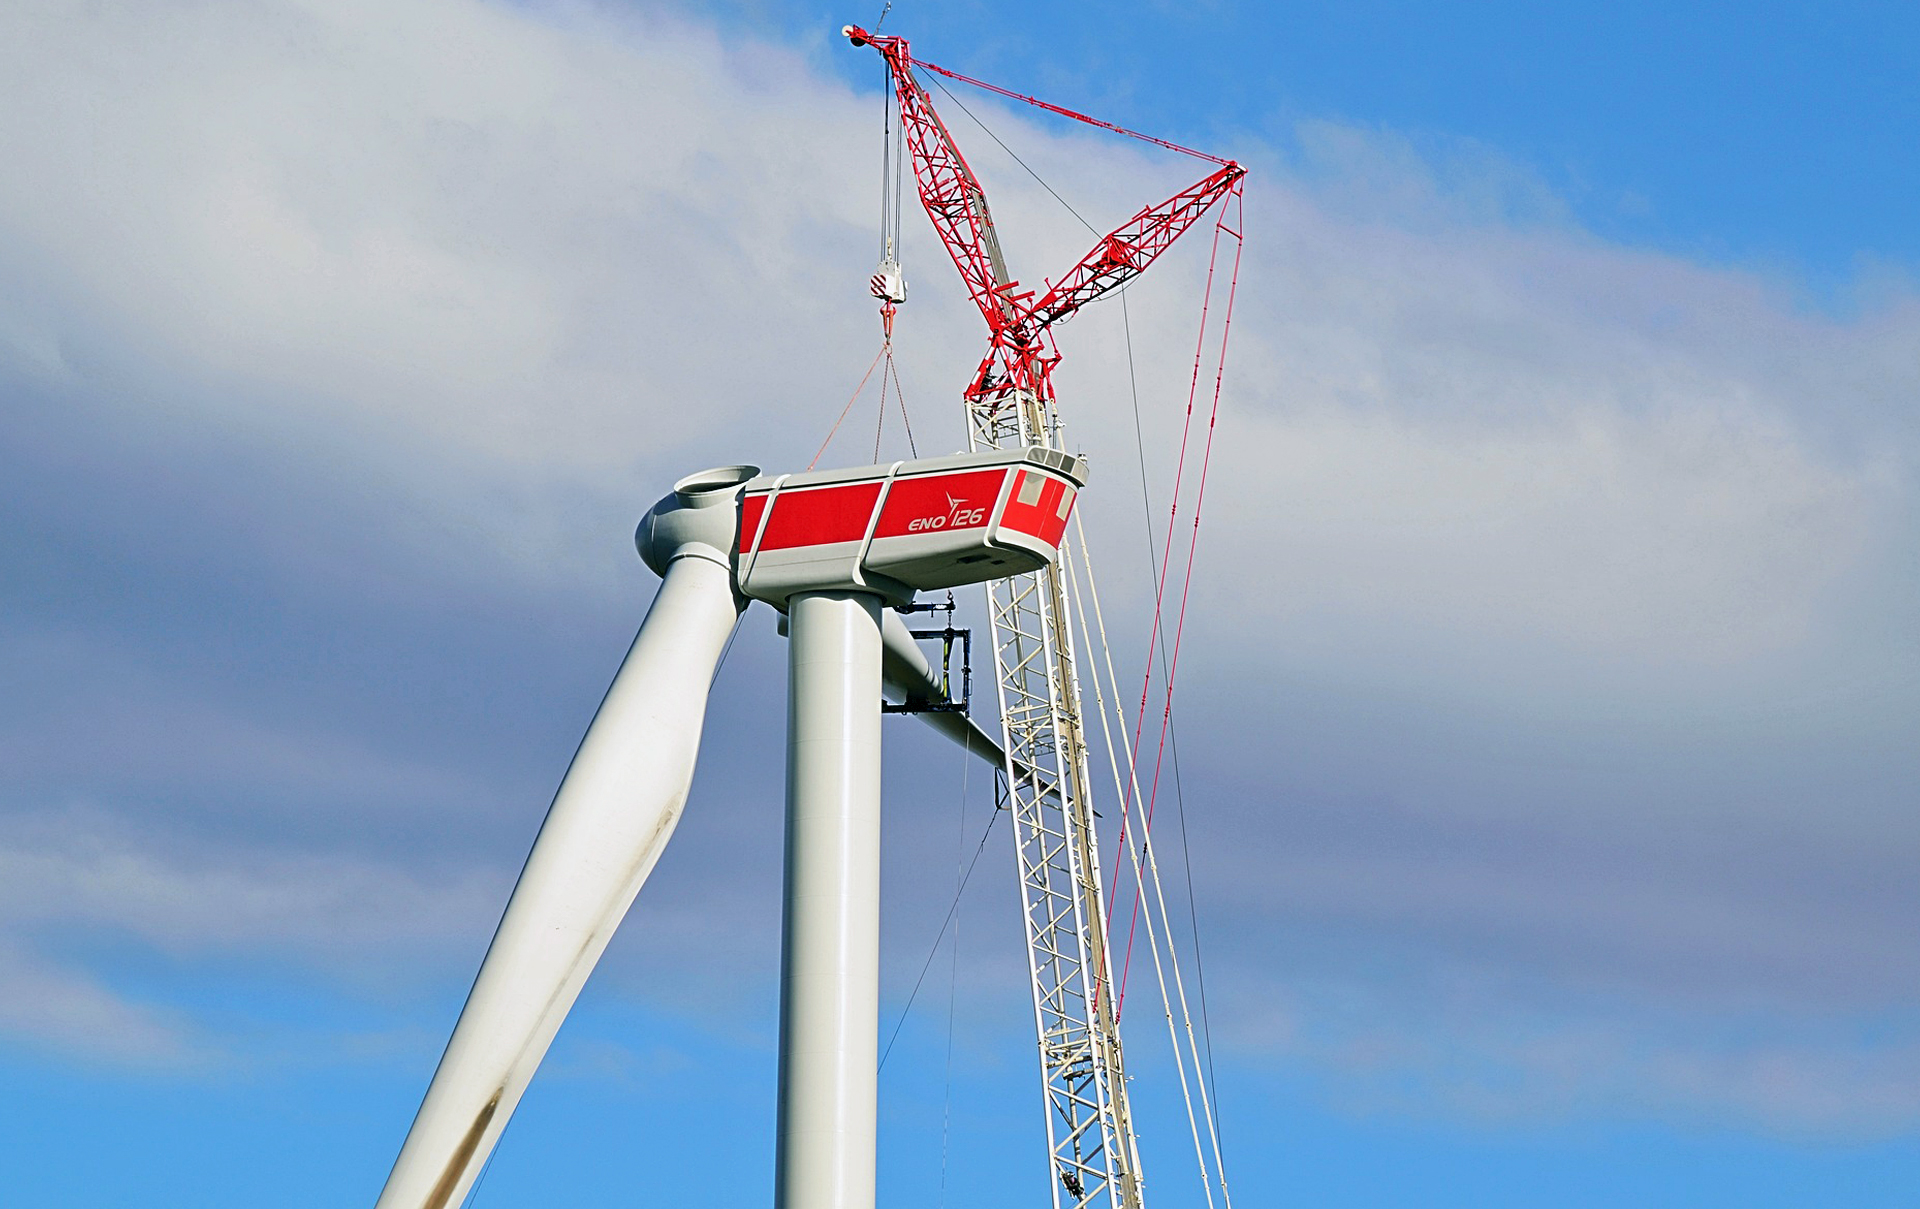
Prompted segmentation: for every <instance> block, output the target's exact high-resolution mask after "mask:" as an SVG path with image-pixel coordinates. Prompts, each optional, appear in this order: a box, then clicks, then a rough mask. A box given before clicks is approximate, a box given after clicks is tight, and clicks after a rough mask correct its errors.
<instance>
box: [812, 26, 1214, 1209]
mask: <svg viewBox="0 0 1920 1209" xmlns="http://www.w3.org/2000/svg"><path fill="white" fill-rule="evenodd" d="M843 32H844V33H845V35H846V36H847V38H848V40H849V41H851V42H852V43H853V44H854V45H855V46H871V47H873V48H874V49H875V50H877V51H878V52H879V53H880V55H881V57H882V58H883V59H885V60H886V64H887V69H888V74H889V76H890V78H891V81H892V84H893V90H894V94H895V97H896V99H897V102H898V105H899V112H900V124H901V128H902V131H903V133H904V135H905V138H906V144H907V151H908V157H909V158H910V159H911V160H912V163H913V173H914V178H915V180H916V182H917V183H918V186H919V193H920V202H921V205H922V206H923V207H924V208H925V209H926V212H927V217H928V218H930V219H931V220H932V221H933V228H934V230H935V231H936V232H937V233H938V234H939V236H940V241H941V243H942V244H943V245H945V247H946V250H947V254H948V255H949V256H950V257H952V259H953V263H954V267H955V268H957V269H958V270H959V271H960V279H961V281H962V283H963V284H964V285H965V286H966V289H967V294H968V296H969V297H971V298H972V299H973V302H974V305H975V306H976V307H978V308H979V310H980V314H981V316H982V317H983V318H984V319H985V320H986V323H987V332H988V348H987V353H986V356H985V357H984V358H982V360H981V362H980V367H979V369H978V370H977V371H976V372H975V374H974V377H973V381H972V382H971V384H969V385H968V387H967V389H966V391H965V393H964V400H965V404H966V409H967V436H968V441H969V446H970V448H972V449H973V450H975V451H981V450H1010V449H1018V448H1030V447H1039V448H1042V449H1049V450H1057V449H1058V448H1059V446H1060V443H1061V433H1060V423H1059V417H1058V415H1057V413H1056V411H1055V407H1054V395H1053V384H1052V374H1053V367H1054V366H1055V365H1056V364H1057V363H1058V362H1059V360H1060V358H1059V354H1058V353H1057V352H1056V351H1055V348H1054V344H1053V336H1052V327H1053V325H1054V324H1056V323H1058V322H1059V321H1061V320H1063V319H1066V318H1067V317H1068V316H1070V315H1072V314H1073V313H1074V312H1075V311H1078V310H1079V309H1080V308H1082V307H1084V306H1086V305H1087V304H1088V303H1090V302H1092V301H1094V300H1095V299H1096V298H1099V297H1101V296H1102V295H1104V294H1107V293H1108V292H1110V291H1112V290H1114V289H1116V288H1118V287H1120V286H1122V285H1125V284H1126V283H1127V282H1129V281H1131V280H1133V279H1134V278H1135V277H1137V276H1139V275H1140V274H1141V273H1142V272H1144V271H1145V270H1146V268H1147V266H1148V265H1150V264H1152V263H1153V261H1154V260H1155V259H1156V258H1157V257H1159V255H1160V254H1161V253H1162V252H1164V251H1166V250H1167V248H1168V247H1170V246H1171V245H1172V244H1173V242H1174V240H1176V239H1178V238H1179V237H1180V236H1181V235H1182V234H1183V233H1184V232H1186V231H1187V229H1188V228H1190V227H1192V226H1193V225H1194V224H1195V223H1196V222H1198V221H1199V220H1200V218H1201V217H1202V216H1203V215H1204V214H1206V212H1207V211H1208V210H1210V209H1212V208H1213V206H1214V203H1215V202H1217V201H1219V200H1220V199H1221V198H1222V197H1224V196H1226V195H1227V194H1228V193H1230V192H1232V191H1235V190H1237V189H1238V188H1239V185H1240V180H1241V178H1242V177H1243V176H1245V175H1246V173H1245V170H1244V169H1243V168H1241V167H1240V166H1239V165H1238V164H1235V163H1231V162H1229V161H1225V160H1221V159H1218V158H1216V157H1214V156H1210V155H1206V154H1204V153H1202V152H1197V151H1192V150H1190V149H1189V148H1185V147H1178V146H1175V145H1174V144H1172V143H1167V142H1165V141H1164V140H1160V139H1154V138H1151V137H1150V136H1146V135H1139V134H1136V132H1134V131H1130V130H1123V129H1121V128H1120V127H1117V126H1113V125H1111V124H1109V123H1106V122H1101V121H1098V120H1096V119H1093V118H1089V117H1087V116H1085V115H1084V114H1079V113H1074V112H1073V111H1071V110H1066V109H1062V108H1060V107H1058V106H1055V105H1048V104H1046V103H1045V102H1042V101H1036V100H1034V99H1033V98H1031V97H1024V96H1020V95H1019V94H1017V93H1010V92H1007V91H1006V90H1005V89H1000V88H995V87H994V86H993V85H990V84H983V83H981V82H980V81H978V80H972V79H968V78H967V77H965V76H961V75H958V74H957V73H955V72H951V71H948V70H946V69H945V68H941V67H935V66H934V65H932V64H930V63H924V62H919V61H917V60H915V59H914V58H913V56H912V53H911V51H910V50H909V48H908V45H907V41H906V39H904V38H896V37H883V36H880V35H876V34H870V33H868V32H867V31H865V30H863V29H860V28H858V27H856V26H848V27H846V29H845V30H844V31H843ZM915 66H919V67H923V68H925V69H927V70H929V71H933V72H936V73H938V74H940V75H943V76H946V77H948V78H950V79H955V80H959V81H961V82H963V83H968V84H974V85H977V86H979V87H982V88H986V89H988V90H990V91H993V92H997V93H1000V94H1001V95H1003V96H1007V97H1010V98H1012V99H1014V100H1019V101H1024V102H1027V103H1030V104H1034V105H1038V106H1040V107H1041V108H1044V109H1047V110H1050V111H1052V112H1054V113H1057V114H1060V115H1062V116H1065V117H1070V118H1073V119H1075V120H1078V121H1082V122H1087V123H1089V124H1091V125H1095V126H1100V127H1103V128H1105V129H1108V130H1113V131H1116V132H1118V133H1122V134H1127V135H1131V136H1133V137H1137V138H1144V139H1147V141H1149V142H1153V143H1157V144H1159V145H1160V146H1163V147H1167V148H1169V149H1171V150H1175V151H1181V152H1184V153H1186V154H1189V155H1193V156H1196V157H1198V158H1200V159H1204V160H1208V161H1210V162H1212V163H1214V164H1216V165H1218V166H1217V168H1216V169H1215V170H1214V171H1213V172H1211V173H1210V174H1208V175H1207V176H1206V177H1205V178H1204V179H1202V180H1201V181H1199V182H1198V183H1197V184H1195V185H1193V186H1191V187H1190V188H1187V189H1185V190H1182V191H1181V192H1179V193H1176V194H1174V195H1173V196H1172V197H1170V198H1168V199H1167V200H1166V201H1163V202H1160V203H1159V204H1157V205H1150V206H1148V207H1146V208H1145V209H1143V210H1141V211H1140V212H1139V213H1138V214H1136V215H1134V216H1133V217H1132V218H1131V219H1129V220H1128V221H1127V222H1125V223H1123V224H1121V225H1120V226H1119V227H1118V228H1117V229H1115V230H1114V231H1112V232H1110V233H1108V234H1107V235H1105V236H1103V237H1101V238H1100V240H1099V241H1098V242H1097V243H1095V244H1094V246H1093V248H1092V249H1091V250H1089V251H1088V252H1087V254H1086V255H1084V256H1082V257H1081V258H1080V260H1079V261H1078V262H1077V263H1076V264H1074V265H1073V267H1072V268H1070V269H1069V270H1068V271H1067V272H1066V273H1065V274H1064V275H1063V276H1062V277H1061V278H1060V280H1059V281H1058V282H1056V283H1051V284H1049V285H1048V287H1047V289H1046V290H1045V291H1044V292H1041V291H1037V290H1032V289H1027V290H1022V289H1021V287H1020V285H1019V283H1018V282H1016V281H1015V280H1014V279H1013V277H1012V276H1011V275H1010V274H1009V273H1008V271H1007V263H1006V256H1005V254H1004V253H1003V251H1002V250H1001V247H1000V237H999V235H998V233H997V232H996V231H995V230H994V225H993V216H992V213H991V212H990V211H989V210H988V208H987V194H986V190H985V189H984V188H983V187H982V186H981V184H980V181H979V178H978V177H976V176H975V175H974V173H973V170H972V169H971V168H970V167H968V165H967V161H966V157H965V156H963V155H961V153H960V148H959V147H958V146H957V145H956V144H955V142H954V140H953V136H952V134H951V133H950V132H949V131H948V130H947V127H946V124H945V123H943V122H942V121H941V120H940V115H939V114H938V113H936V112H935V111H934V107H933V101H932V99H931V98H930V97H929V96H928V95H927V92H926V89H925V88H923V87H922V86H921V84H920V81H919V80H918V79H916V78H915V75H914V70H913V69H914V67H915ZM889 253H891V249H889ZM1036 295H1037V297H1036ZM883 301H884V299H883ZM889 319H891V316H890V315H889ZM986 589H987V601H988V616H989V620H990V623H991V626H992V637H993V641H992V647H993V654H994V662H995V669H996V671H997V673H998V686H999V695H1000V702H999V703H1000V717H1001V720H1002V725H1003V728H1004V731H1005V743H1004V747H1005V751H1006V765H1005V769H1004V771H1005V775H1006V779H1007V786H1008V796H1009V798H1010V801H1009V802H1008V803H1007V804H1008V806H1009V807H1010V808H1011V813H1012V816H1013V824H1014V828H1015V848H1016V851H1017V853H1018V859H1019V874H1020V887H1021V900H1022V903H1021V905H1022V908H1023V910H1022V915H1023V918H1024V920H1025V925H1026V936H1027V958H1028V972H1029V974H1030V976H1031V978H1032V984H1033V1004H1034V1014H1035V1024H1036V1031H1037V1034H1038V1039H1039V1048H1040V1068H1041V1076H1042V1081H1043V1083H1044V1085H1045V1092H1046V1103H1047V1145H1048V1152H1049V1162H1050V1166H1051V1183H1052V1190H1053V1202H1054V1205H1055V1207H1056V1209H1059V1207H1060V1206H1062V1205H1066V1206H1071V1207H1072V1209H1082V1207H1084V1206H1091V1205H1107V1206H1110V1207H1111V1209H1138V1207H1139V1206H1140V1205H1141V1203H1142V1201H1141V1185H1142V1176H1141V1169H1140V1157H1139V1148H1138V1144H1137V1141H1136V1139H1135V1135H1134V1129H1133V1121H1132V1113H1131V1111H1130V1109H1129V1106H1128V1099H1127V1079H1126V1073H1125V1067H1124V1063H1123V1061H1122V1057H1121V1049H1120V1033H1119V1028H1118V1024H1117V1020H1116V1014H1115V997H1114V985H1113V970H1112V964H1113V963H1112V960H1111V955H1110V952H1109V949H1108V944H1107V913H1106V903H1105V901H1104V894H1103V889H1102V885H1101V876H1100V852H1099V844H1098V840H1097V838H1096V835H1095V832H1094V823H1093V806H1092V799H1091V789H1092V785H1091V778H1090V770H1089V761H1088V753H1087V742H1086V734H1085V730H1084V727H1083V716H1084V715H1083V712H1082V709H1081V693H1080V683H1079V679H1078V675H1077V673H1076V671H1075V667H1076V663H1075V659H1074V650H1073V636H1072V634H1071V632H1070V618H1071V616H1072V614H1071V611H1070V603H1071V602H1070V600H1069V598H1068V588H1067V584H1066V581H1065V577H1064V576H1063V575H1062V574H1061V570H1060V568H1059V566H1058V565H1057V564H1054V563H1048V564H1047V565H1045V566H1043V567H1040V568H1038V569H1036V570H1034V571H1031V572H1028V573H1025V574H1020V575H1014V576H1009V577H1006V578H1001V579H995V580H992V581H990V582H988V584H987V585H986ZM1063 1194H1064V1197H1065V1199H1064V1200H1063V1199H1062V1198H1063Z"/></svg>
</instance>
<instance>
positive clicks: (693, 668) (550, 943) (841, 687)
mask: <svg viewBox="0 0 1920 1209" xmlns="http://www.w3.org/2000/svg"><path fill="white" fill-rule="evenodd" d="M757 475H758V470H757V468H755V467H751V466H727V467H721V468H719V469H716V470H709V471H706V472H703V473H701V474H696V475H692V476H689V477H687V478H685V479H682V480H680V482H678V483H676V484H675V485H674V490H673V492H672V494H670V495H668V496H667V497H665V498H664V499H662V500H661V501H660V502H659V503H657V504H655V505H654V506H653V508H652V509H651V510H650V511H649V512H648V513H647V515H646V517H645V518H644V519H643V520H642V521H641V522H640V527H639V529H638V531H637V533H636V534H635V542H636V544H637V545H638V547H639V551H640V556H641V558H642V559H643V560H644V561H645V562H646V564H647V565H648V566H649V567H651V568H652V569H653V570H654V571H655V572H657V573H658V574H659V575H660V577H661V584H660V591H659V594H658V595H657V596H656V597H655V598H654V602H653V606H652V608H651V609H650V610H649V611H648V613H647V616H646V619H645V621H644V622H642V624H641V626H640V632H639V635H638V636H637V637H636V638H635V639H634V641H633V646H632V649H631V650H629V651H628V653H627V657H626V660H625V662H623V663H622V664H621V666H620V671H619V673H618V674H617V675H616V676H615V677H614V681H613V686H612V687H611V688H609V689H608V690H607V695H606V699H605V700H604V701H603V702H602V703H601V706H600V710H599V712H598V713H597V714H596V715H595V717H594V720H593V723H592V725H591V726H589V727H588V729H587V734H586V738H585V739H583V740H582V741H581V744H580V749H579V751H578V752H577V753H576V754H575V756H574V758H573V764H572V766H571V767H570V768H568V770H567V774H566V777H565V779H564V780H563V781H562V782H561V785H560V790H559V792H558V793H557V794H556V795H555V797H554V800H553V805H552V807H551V808H550V809H549V810H548V812H547V817H546V821H545V822H544V823H542V824H541V828H540V833H539V836H538V838H537V839H536V840H535V841H534V845H533V851H532V853H531V854H530V855H529V856H528V857H527V863H526V866H525V868H524V869H522V871H521V874H520V880H519V882H518V883H517V884H516V885H515V886H514V890H513V896H512V897H511V898H510V899H509V900H508V902H507V908H506V913H505V914H504V915H503V916H502V917H501V920H500V926H499V929H498V930H497V931H496V932H495V933H494V938H493V943H492V944H491V945H490V946H489V947H488V949H487V955H486V959H485V960H484V961H483V962H482V963H481V966H480V973H479V976H478V977H477V978H476V979H475V980H474V984H473V989H472V991H471V992H470V993H469V994H468V996H467V1002H466V1006H465V1007H464V1008H463V1009H462V1010H461V1013H460V1020H459V1023H458V1024H456V1025H455V1027H454V1030H453V1036H452V1039H451V1040H450V1041H449V1042H448V1043H447V1048H446V1052H445V1054H444V1055H443V1056H442V1057H441V1059H440V1065H439V1068H438V1069H437V1070H436V1071H435V1072H434V1076H433V1081H432V1082H431V1084H429V1086H428V1088H427V1094H426V1098H425V1100H424V1101H423V1102H422V1104H421V1106H420V1111H419V1113H418V1114H417V1115H416V1116H415V1118H414V1122H413V1126H412V1128H411V1129H409V1131H408V1133H407V1138H406V1141H405V1143H404V1144H403V1145H402V1147H401V1150H400V1156H399V1158H398V1159H397V1160H396V1161H395V1163H394V1166H393V1171H392V1173H391V1174H390V1175H389V1176H388V1178H387V1184H386V1187H385V1189H384V1190H383V1191H382V1193H381V1195H380V1199H379V1202H378V1209H450V1207H453V1206H458V1205H460V1204H461V1203H462V1202H463V1200H464V1199H465V1197H466V1195H467V1193H468V1191H469V1190H470V1189H471V1188H472V1186H473V1181H474V1179H475V1178H476V1177H477V1176H478V1175H479V1172H480V1169H481V1167H482V1165H483V1164H484V1163H485V1162H486V1158H487V1156H488V1155H489V1154H490V1153H491V1152H492V1150H493V1147H494V1145H495V1143H496V1142H497V1141H498V1140H499V1137H500V1133H501V1131H502V1130H503V1129H505V1128H506V1124H507V1119H508V1118H509V1117H510V1116H511V1115H512V1113H513V1110H514V1107H515V1106H516V1105H517V1104H518V1103H519V1101H520V1097H521V1095H522V1093H524V1092H525V1091H526V1087H527V1083H528V1081H529V1080H530V1079H532V1077H533V1074H534V1071H535V1070H536V1069H537V1068H538V1067H539V1065H540V1061H541V1059H542V1058H544V1057H545V1056H546V1052H547V1048H548V1046H550V1045H551V1044H552V1042H553V1038H554V1034H555V1033H556V1032H557V1031H558V1030H559V1028H560V1024H561V1021H562V1020H564V1019H565V1018H566V1014H567V1012H568V1010H569V1009H571V1008H572V1006H573V1003H574V1000H575V999H576V998H578V997H579V994H580V990H581V987H582V986H584V985H585V983H586V980H587V976H588V975H589V974H590V973H591V972H592V971H593V967H594V965H595V964H596V963H597V962H598V961H599V960H600V956H601V954H602V953H603V952H604V951H605V949H606V947H607V942H608V941H609V940H610V939H611V938H612V936H613V931H614V929H615V928H616V927H617V926H618V925H619V923H620V920H621V919H622V918H623V917H624V916H625V915H626V913H627V909H628V908H629V907H630V906H631V905H632V903H633V900H634V897H635V895H637V894H638V893H639V891H640V887H641V885H642V884H643V883H644V882H645V881H646V879H647V875H648V874H649V873H651V872H652V871H653V867H654V864H655V863H656V862H657V861H658V860H659V859H660V854H661V852H662V851H664V850H665V848H666V845H667V841H668V840H669V839H670V838H671V837H672V835H673V830H674V827H675V825H676V824H677V823H678V822H679V819H680V812H681V808H682V807H683V806H684V804H685V803H686V799H687V791H688V788H689V786H690V785H691V783H692V780H693V771H694V758H695V755H696V752H697V750H698V748H699V743H700V729H701V721H702V717H703V715H704V713H705V709H706V700H707V689H708V685H709V684H710V683H711V682H712V680H713V675H714V671H715V669H716V667H717V666H718V664H719V660H720V656H721V653H722V651H723V650H724V648H725V646H726V641H727V636H728V635H729V634H730V633H731V632H732V630H733V626H734V623H735V621H736V620H737V618H738V617H739V614H740V612H741V610H742V609H744V608H745V607H746V605H747V603H748V601H750V600H763V601H766V602H767V603H768V604H771V605H773V606H774V607H775V608H777V609H780V610H781V611H782V612H784V613H785V615H786V618H787V623H788V630H789V635H788V636H789V643H788V655H789V682H788V725H787V828H786V876H785V905H784V926H783V934H782V945H781V949H782V953H781V978H780V1083H779V1127H778V1143H777V1148H776V1158H775V1169H776V1174H775V1185H776V1186H775V1195H774V1204H775V1205H776V1206H777V1207H779V1209H870V1207H871V1206H872V1205H873V1200H874V1168H875V1164H874V1133H875V1103H876V1082H877V1062H876V1057H877V1054H876V1051H877V1039H878V1035H879V960H880V950H879V934H880V918H879V905H880V897H879V896H880V714H881V707H880V703H881V698H882V691H883V689H890V690H891V691H892V693H893V694H894V695H895V696H899V697H902V698H908V699H913V698H917V699H921V700H932V701H943V700H945V693H944V691H943V689H942V686H941V684H940V682H939V681H938V680H937V679H936V678H935V676H934V675H933V673H932V669H931V668H930V667H929V666H928V664H927V661H926V659H925V657H924V656H922V655H921V653H920V650H919V648H918V647H917V646H916V645H915V643H914V639H913V636H912V635H911V634H910V633H909V632H908V630H907V628H906V626H905V624H904V623H903V622H901V621H900V619H899V617H898V616H897V615H896V614H895V613H893V612H891V611H889V606H894V607H900V606H905V605H908V604H910V603H912V600H913V597H914V594H915V593H916V592H919V591H930V590H934V589H941V588H951V587H956V586H959V585H962V584H971V583H980V582H982V581H983V580H986V579H989V578H992V577H995V576H1002V575H1008V574H1015V573H1020V572H1025V571H1031V570H1033V569H1034V568H1036V567H1041V566H1045V565H1047V564H1048V563H1049V562H1050V561H1051V560H1052V559H1053V558H1055V557H1056V556H1057V554H1058V552H1059V544H1060V540H1061V536H1062V534H1063V533H1064V531H1065V529H1066V523H1067V518H1068V516H1069V514H1070V513H1071V510H1072V507H1073V502H1074V499H1075V497H1076V495H1077V493H1078V491H1079V489H1080V487H1081V485H1082V484H1083V483H1084V482H1085V468H1084V466H1083V465H1082V463H1081V462H1080V461H1079V460H1078V459H1076V458H1072V457H1069V456H1066V455H1063V454H1060V453H1057V452H1054V451H1052V450H1046V449H1031V450H1015V451H994V452H989V453H981V454H961V455H957V456H954V457H947V458H930V459H922V460H917V461H910V462H894V463H890V464H886V465H876V466H862V467H856V468H854V469H851V470H837V471H812V472H807V473H802V474H789V475H777V476H770V477H756V476H757ZM922 716H923V717H925V718H928V719H929V720H932V721H934V722H935V724H936V725H937V726H939V727H940V728H941V729H942V730H944V731H946V732H947V733H948V734H950V735H952V736H954V737H955V738H958V739H960V740H961V741H962V742H964V743H966V744H968V745H969V746H970V747H971V748H972V749H973V750H975V751H977V752H979V753H980V754H981V755H982V756H983V757H984V758H987V759H990V760H993V761H995V762H996V763H1001V764H1002V765H1003V766H1004V765H1005V763H1006V761H1007V760H1008V758H1009V757H1008V756H1007V754H1006V753H1004V752H1003V751H1002V750H1001V748H1000V746H999V745H998V744H996V743H994V742H993V740H992V739H991V738H989V737H988V736H986V735H985V734H984V733H982V732H980V731H979V730H978V728H977V727H975V726H973V724H972V723H971V722H970V721H968V720H967V719H966V718H965V716H964V715H962V714H958V713H953V712H931V713H927V714H923V715H922Z"/></svg>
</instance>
